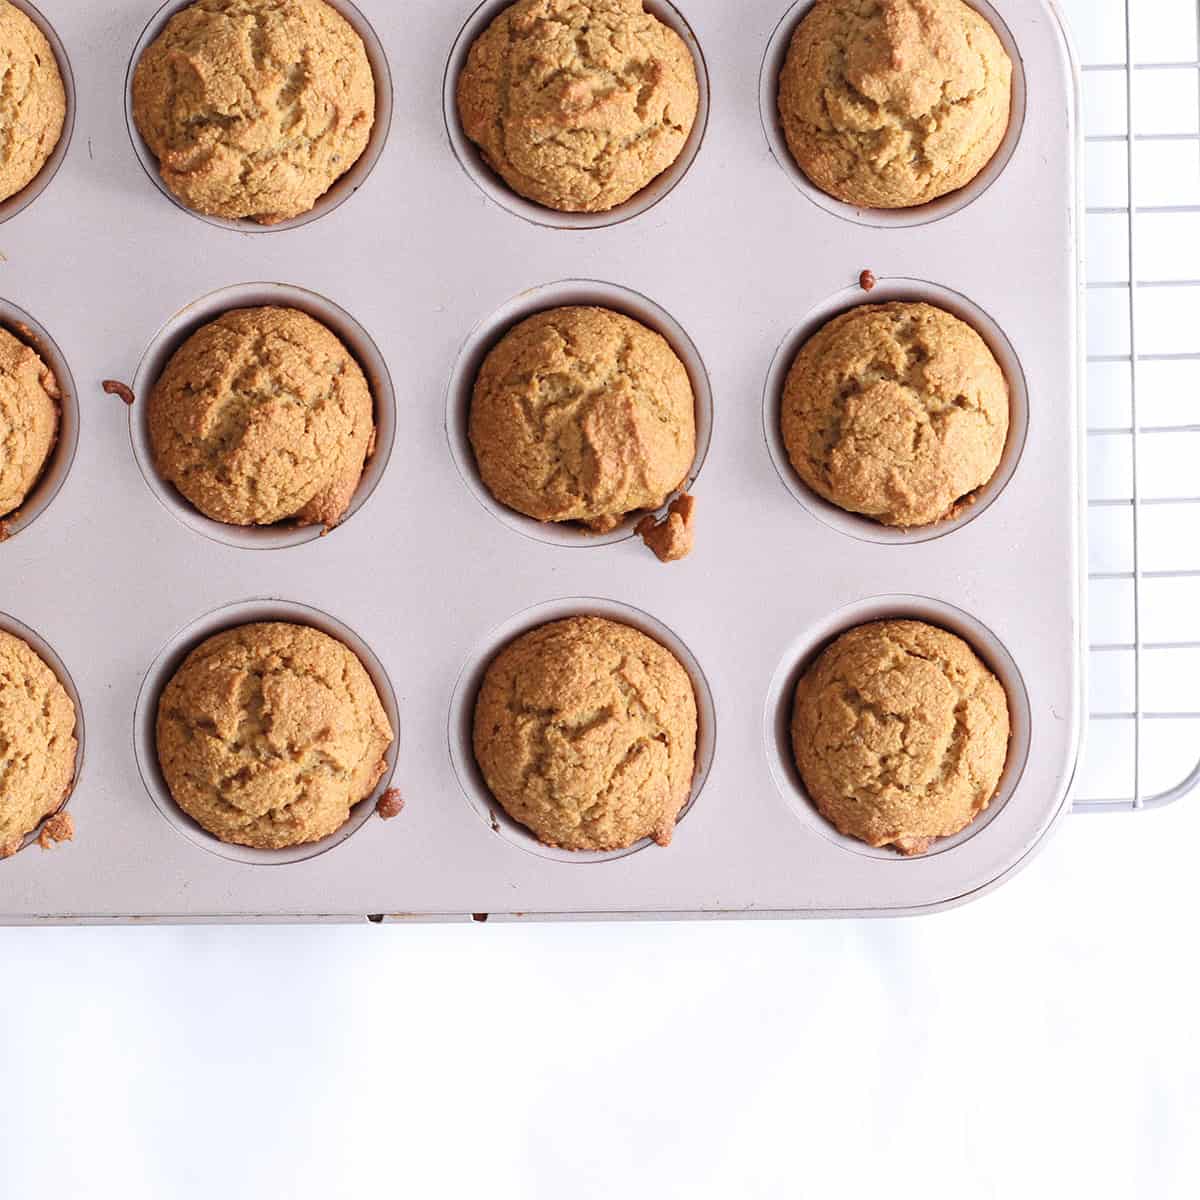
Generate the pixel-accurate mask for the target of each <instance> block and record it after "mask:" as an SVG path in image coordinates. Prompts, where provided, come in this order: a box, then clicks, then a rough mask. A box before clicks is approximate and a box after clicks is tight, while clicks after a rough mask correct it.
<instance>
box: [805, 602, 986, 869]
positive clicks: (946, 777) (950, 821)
mask: <svg viewBox="0 0 1200 1200" xmlns="http://www.w3.org/2000/svg"><path fill="white" fill-rule="evenodd" d="M1008 734H1009V721H1008V697H1007V696H1006V695H1005V692H1004V688H1003V687H1002V686H1001V684H1000V682H999V680H997V679H996V677H995V676H994V675H993V674H992V673H991V671H989V670H988V669H987V667H986V666H984V664H983V663H982V662H980V661H979V659H978V658H977V657H976V655H975V653H974V651H972V650H971V648H970V647H969V646H968V645H967V644H966V642H964V641H963V640H962V639H961V638H958V637H955V636H954V634H952V633H947V632H946V631H945V630H944V629H938V628H936V627H934V626H932V625H926V624H924V623H923V622H921V621H879V622H876V623H874V624H871V625H860V626H859V627H858V628H857V629H852V630H850V631H849V632H848V633H845V634H843V635H842V636H841V637H840V638H838V639H837V641H836V642H834V643H833V645H831V646H830V647H829V648H828V649H827V650H826V651H825V652H824V653H823V654H822V655H821V657H820V658H818V659H817V661H816V663H815V664H814V665H813V666H812V667H811V668H810V669H809V670H808V672H807V673H806V674H805V675H804V677H803V678H802V679H801V680H800V683H799V686H798V687H797V688H796V706H795V710H794V714H793V717H792V748H793V752H794V753H795V756H796V765H797V766H798V767H799V769H800V775H801V778H802V779H803V780H804V786H805V787H806V788H807V789H808V794H809V796H810V797H811V798H812V800H813V803H814V804H816V806H817V808H818V809H820V811H821V812H822V814H823V815H824V816H825V817H826V819H828V820H829V821H831V822H832V823H833V825H834V826H836V827H837V829H838V831H839V832H840V833H843V834H846V835H848V836H850V837H855V838H858V839H859V840H860V841H864V842H866V843H867V845H869V846H876V847H879V846H895V847H896V849H897V850H899V851H900V852H901V853H902V854H924V853H925V851H926V850H928V849H929V847H930V846H931V845H932V843H933V842H934V840H935V839H937V838H941V837H950V836H951V835H952V834H955V833H958V832H959V831H960V830H962V829H965V828H966V827H967V826H968V825H969V824H970V823H971V822H972V821H973V820H974V819H975V818H976V817H977V816H978V815H979V814H980V813H981V812H983V811H984V809H986V808H987V806H988V805H989V804H990V803H991V800H992V797H993V796H994V795H995V792H996V786H997V784H998V783H999V782H1000V776H1001V774H1002V773H1003V771H1004V763H1005V759H1006V758H1007V756H1008Z"/></svg>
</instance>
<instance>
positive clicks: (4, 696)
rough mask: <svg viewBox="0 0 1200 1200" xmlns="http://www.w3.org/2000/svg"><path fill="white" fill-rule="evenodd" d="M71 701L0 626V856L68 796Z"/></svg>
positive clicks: (39, 662) (15, 848)
mask: <svg viewBox="0 0 1200 1200" xmlns="http://www.w3.org/2000/svg"><path fill="white" fill-rule="evenodd" d="M75 751H76V742H75V705H74V704H72V703H71V698H70V697H69V696H68V695H67V693H66V690H65V689H64V688H63V685H62V684H61V683H59V681H58V677H57V676H56V675H55V674H54V672H53V671H52V670H50V668H49V667H48V666H46V664H45V663H44V662H43V661H42V659H41V658H40V657H39V656H38V655H37V654H35V653H34V651H33V650H32V649H31V648H30V647H29V645H28V644H27V643H25V642H23V641H22V640H21V639H20V638H17V637H13V635H12V634H11V633H5V632H4V631H3V630H0V858H7V857H9V856H10V855H12V854H15V853H16V852H17V851H18V850H19V849H20V848H21V844H22V842H23V841H24V839H25V836H26V834H29V833H32V832H33V830H35V829H36V828H37V827H38V825H39V824H41V822H42V821H43V820H44V819H45V818H46V817H48V816H50V814H51V813H53V812H55V811H57V810H58V809H59V808H60V807H61V806H62V804H63V803H64V802H65V800H66V799H67V796H68V795H69V794H70V791H71V784H72V782H73V781H74V778H75Z"/></svg>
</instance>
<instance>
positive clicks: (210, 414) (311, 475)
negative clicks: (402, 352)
mask: <svg viewBox="0 0 1200 1200" xmlns="http://www.w3.org/2000/svg"><path fill="white" fill-rule="evenodd" d="M148 420H149V427H150V442H151V445H152V447H153V450H154V460H155V464H156V466H157V468H158V472H159V474H160V475H161V476H162V477H163V478H164V479H165V480H167V482H168V483H171V484H174V486H175V487H176V488H178V489H179V491H180V492H181V493H182V494H183V495H184V496H185V497H186V498H187V499H188V500H189V501H190V502H191V503H192V504H194V505H195V506H196V508H198V509H199V510H200V511H201V512H202V513H204V515H205V516H207V517H211V518H212V519H213V520H214V521H223V522H225V523H226V524H227V525H273V524H275V523H276V522H278V521H285V520H294V521H296V522H297V523H298V524H300V525H326V526H333V525H336V524H337V523H338V521H340V520H341V518H342V516H343V515H344V514H345V512H346V509H347V508H348V507H349V505H350V501H351V499H352V498H353V496H354V492H355V490H356V489H357V488H358V483H359V480H360V479H361V478H362V473H363V467H364V466H365V464H366V461H367V459H368V458H369V457H370V455H371V453H372V451H373V449H374V441H375V417H374V404H373V402H372V399H371V389H370V386H369V385H368V384H367V380H366V377H365V376H364V375H363V373H362V368H361V367H359V365H358V363H357V362H355V360H354V357H353V356H352V355H351V353H350V351H349V350H347V349H346V347H345V346H343V345H342V343H341V342H340V341H339V340H338V339H337V337H336V336H335V335H334V334H333V333H332V332H331V331H330V330H329V329H327V328H326V327H325V326H324V325H322V324H321V323H320V322H319V321H316V320H314V319H313V318H312V317H310V316H309V315H308V314H307V313H303V312H300V311H299V310H298V309H294V308H239V309H233V310H232V311H230V312H227V313H225V314H224V315H223V316H221V317H218V318H217V319H216V320H215V321H213V322H211V323H210V324H208V325H204V326H202V327H201V328H200V329H198V330H197V331H196V332H195V333H194V334H192V336H191V337H190V338H188V339H187V341H186V342H184V343H183V345H182V346H180V348H179V349H178V350H177V351H176V352H175V354H174V355H173V357H172V358H171V361H170V362H169V363H168V364H167V367H166V370H165V371H163V373H162V375H161V377H160V378H159V380H158V382H157V383H156V384H155V386H154V391H153V392H152V393H151V396H150V406H149V415H148Z"/></svg>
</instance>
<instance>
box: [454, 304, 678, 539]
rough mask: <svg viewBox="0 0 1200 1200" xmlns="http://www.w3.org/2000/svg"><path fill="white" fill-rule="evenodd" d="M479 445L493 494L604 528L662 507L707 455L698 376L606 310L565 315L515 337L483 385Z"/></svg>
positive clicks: (474, 429) (553, 315) (484, 372)
mask: <svg viewBox="0 0 1200 1200" xmlns="http://www.w3.org/2000/svg"><path fill="white" fill-rule="evenodd" d="M470 438H471V446H472V448H473V449H474V451H475V460H476V462H477V463H478V464H479V472H480V474H481V475H482V477H483V482H484V483H485V484H486V485H487V487H488V489H489V491H491V493H492V495H494V496H495V497H496V499H497V500H499V501H500V503H501V504H506V505H507V506H508V507H509V508H514V509H516V510H517V511H518V512H520V513H524V514H525V515H526V516H528V517H534V518H536V519H537V520H539V521H581V522H583V523H584V524H586V525H587V526H588V527H589V528H590V529H591V530H592V531H593V532H596V533H604V532H606V531H608V530H610V529H614V528H615V527H616V526H617V525H619V524H620V523H621V521H622V520H623V519H624V517H625V516H626V515H627V514H629V513H631V512H636V511H639V510H641V509H655V508H658V507H660V506H661V505H662V504H663V503H664V502H665V500H666V499H667V497H668V496H669V495H670V494H671V493H672V492H673V491H674V490H675V489H676V488H677V487H679V485H680V484H681V483H683V481H684V479H685V478H686V477H687V473H688V471H689V470H691V467H692V462H693V460H694V459H695V457H696V399H695V396H694V394H693V393H692V384H691V380H690V379H689V378H688V373H687V368H685V367H684V365H683V363H682V362H680V361H679V357H678V356H677V355H676V353H675V351H674V350H672V349H671V347H670V346H669V345H668V344H667V342H666V340H665V339H664V338H663V337H661V336H660V335H659V334H657V333H654V332H653V331H652V330H649V329H647V328H646V327H645V326H644V325H641V324H639V323H638V322H637V321H634V320H632V319H631V318H629V317H627V316H624V315H623V314H622V313H617V312H613V311H612V310H611V309H607V308H555V309H551V310H550V311H548V312H542V313H538V314H536V315H535V316H532V317H530V318H528V319H527V320H525V321H522V322H521V323H520V324H519V325H517V326H515V327H514V328H513V329H511V330H509V332H508V333H507V334H505V336H504V337H503V338H502V339H501V341H500V342H499V344H498V345H497V346H496V347H495V348H494V349H493V350H492V351H491V353H490V354H489V355H488V356H487V358H486V359H485V361H484V364H483V366H482V367H481V368H480V371H479V376H478V378H477V379H476V381H475V391H474V395H473V398H472V402H471V417H470Z"/></svg>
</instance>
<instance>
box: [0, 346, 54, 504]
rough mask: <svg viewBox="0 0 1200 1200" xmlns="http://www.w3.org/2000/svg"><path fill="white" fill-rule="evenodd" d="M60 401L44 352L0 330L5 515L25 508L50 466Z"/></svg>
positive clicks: (0, 481)
mask: <svg viewBox="0 0 1200 1200" xmlns="http://www.w3.org/2000/svg"><path fill="white" fill-rule="evenodd" d="M61 400H62V393H61V392H60V391H59V387H58V380H57V379H55V377H54V372H53V371H51V370H50V368H49V367H48V366H46V364H45V363H44V362H43V361H42V358H41V355H39V354H38V352H37V351H36V350H34V349H33V347H32V346H27V345H26V344H25V343H24V342H22V341H18V340H17V338H15V337H13V335H12V334H11V333H9V332H8V330H7V329H0V517H3V516H6V515H7V514H9V513H11V512H15V511H16V510H17V509H18V508H19V507H20V506H21V504H22V503H23V502H24V500H25V497H26V496H28V495H29V493H30V492H31V491H32V490H33V487H34V485H35V484H36V483H37V481H38V480H39V479H40V478H41V475H42V472H43V471H44V470H45V469H46V463H47V461H48V460H49V458H50V452H51V451H52V450H53V449H54V444H55V442H56V441H57V440H58V423H59V406H60V401H61Z"/></svg>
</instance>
